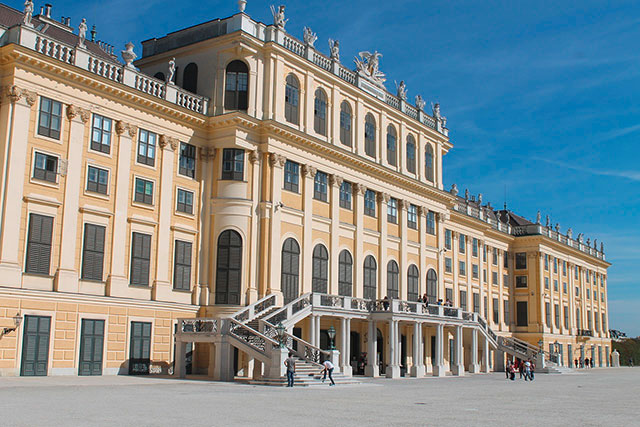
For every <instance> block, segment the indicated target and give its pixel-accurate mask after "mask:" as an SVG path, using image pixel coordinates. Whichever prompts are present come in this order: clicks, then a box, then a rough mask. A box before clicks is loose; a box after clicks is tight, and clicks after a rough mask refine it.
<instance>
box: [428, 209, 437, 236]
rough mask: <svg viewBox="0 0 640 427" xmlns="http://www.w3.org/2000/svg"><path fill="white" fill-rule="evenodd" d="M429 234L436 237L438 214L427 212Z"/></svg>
mask: <svg viewBox="0 0 640 427" xmlns="http://www.w3.org/2000/svg"><path fill="white" fill-rule="evenodd" d="M427 234H430V235H432V236H435V235H436V213H435V212H434V211H427Z"/></svg>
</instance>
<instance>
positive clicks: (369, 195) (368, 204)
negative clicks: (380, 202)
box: [364, 190, 376, 217]
mask: <svg viewBox="0 0 640 427" xmlns="http://www.w3.org/2000/svg"><path fill="white" fill-rule="evenodd" d="M364 214H365V215H367V216H372V217H375V216H376V192H375V191H373V190H367V191H366V192H365V193H364Z"/></svg>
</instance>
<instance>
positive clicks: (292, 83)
mask: <svg viewBox="0 0 640 427" xmlns="http://www.w3.org/2000/svg"><path fill="white" fill-rule="evenodd" d="M299 98H300V84H299V83H298V79H297V78H296V76H294V75H293V74H289V75H288V76H287V86H286V87H285V91H284V118H285V120H286V121H288V122H289V123H293V124H294V125H297V124H298V123H299V117H298V115H299V114H298V104H299Z"/></svg>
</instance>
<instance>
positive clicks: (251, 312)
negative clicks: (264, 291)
mask: <svg viewBox="0 0 640 427" xmlns="http://www.w3.org/2000/svg"><path fill="white" fill-rule="evenodd" d="M275 305H276V296H275V295H274V294H269V295H267V296H265V297H263V298H261V299H259V300H258V301H256V302H254V303H253V304H251V305H248V306H246V307H243V308H241V309H240V310H238V311H236V312H235V313H234V314H233V315H232V316H231V317H233V318H234V319H236V320H237V321H239V322H247V321H250V320H253V319H254V318H255V317H256V316H259V315H260V314H262V313H264V312H265V311H266V310H268V309H269V308H271V307H273V306H275Z"/></svg>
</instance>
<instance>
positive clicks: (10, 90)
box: [2, 85, 38, 107]
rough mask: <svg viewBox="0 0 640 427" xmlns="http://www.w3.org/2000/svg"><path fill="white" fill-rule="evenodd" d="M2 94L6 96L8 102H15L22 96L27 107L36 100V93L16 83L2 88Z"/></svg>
mask: <svg viewBox="0 0 640 427" xmlns="http://www.w3.org/2000/svg"><path fill="white" fill-rule="evenodd" d="M2 94H3V95H4V97H6V98H8V99H9V101H10V102H12V103H16V102H18V101H20V100H21V99H22V98H24V100H25V102H26V103H27V105H28V106H29V107H32V106H33V105H34V104H35V103H36V101H37V100H38V94H37V93H35V92H33V91H30V90H27V89H22V88H20V87H18V86H16V85H11V86H8V87H6V88H3V90H2Z"/></svg>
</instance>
